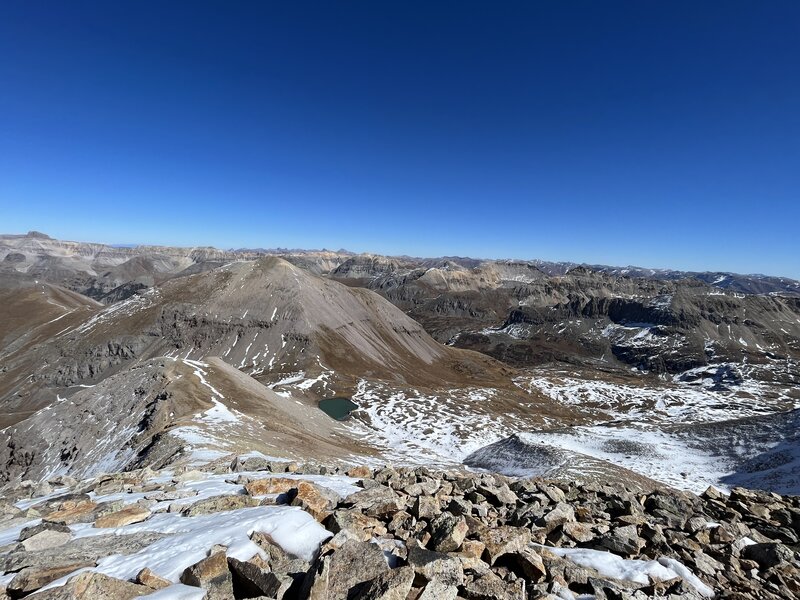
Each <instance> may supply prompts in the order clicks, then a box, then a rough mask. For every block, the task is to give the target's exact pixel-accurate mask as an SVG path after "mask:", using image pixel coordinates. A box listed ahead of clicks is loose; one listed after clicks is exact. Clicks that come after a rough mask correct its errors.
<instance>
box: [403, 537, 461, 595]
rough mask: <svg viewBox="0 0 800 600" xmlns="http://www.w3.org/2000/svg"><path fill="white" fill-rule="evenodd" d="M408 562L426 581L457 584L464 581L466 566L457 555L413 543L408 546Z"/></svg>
mask: <svg viewBox="0 0 800 600" xmlns="http://www.w3.org/2000/svg"><path fill="white" fill-rule="evenodd" d="M408 564H409V566H410V567H412V568H413V569H414V572H415V573H417V574H418V575H420V576H421V577H422V578H424V579H425V580H426V581H434V580H438V581H440V582H441V583H443V584H445V585H455V586H460V585H462V584H463V583H464V568H463V567H462V566H461V561H460V560H458V558H456V557H455V556H451V555H449V554H443V553H441V552H434V551H432V550H426V549H425V548H420V547H419V546H413V545H412V546H409V547H408Z"/></svg>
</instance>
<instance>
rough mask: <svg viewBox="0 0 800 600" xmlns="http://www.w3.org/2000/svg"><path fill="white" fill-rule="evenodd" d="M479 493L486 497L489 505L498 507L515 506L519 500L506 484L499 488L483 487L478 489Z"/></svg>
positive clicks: (492, 486)
mask: <svg viewBox="0 0 800 600" xmlns="http://www.w3.org/2000/svg"><path fill="white" fill-rule="evenodd" d="M477 492H478V493H479V494H481V495H482V496H484V497H485V498H486V499H487V500H488V501H489V503H491V504H492V505H494V506H498V507H499V506H503V505H507V504H508V505H514V504H516V503H517V500H519V498H517V495H516V494H515V493H514V492H512V491H511V489H510V488H509V487H508V485H507V484H505V483H503V484H501V485H499V486H494V485H482V486H479V487H478V489H477Z"/></svg>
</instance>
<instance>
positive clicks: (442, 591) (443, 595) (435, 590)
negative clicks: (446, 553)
mask: <svg viewBox="0 0 800 600" xmlns="http://www.w3.org/2000/svg"><path fill="white" fill-rule="evenodd" d="M456 596H458V588H457V587H456V586H454V585H447V584H446V583H443V582H442V581H440V580H438V579H434V580H433V581H429V582H427V583H426V584H425V587H424V588H423V589H422V590H420V593H419V596H417V598H416V600H455V598H456Z"/></svg>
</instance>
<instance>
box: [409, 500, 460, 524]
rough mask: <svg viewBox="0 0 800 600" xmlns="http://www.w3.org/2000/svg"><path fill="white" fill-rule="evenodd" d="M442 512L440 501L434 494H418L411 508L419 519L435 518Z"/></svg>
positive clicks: (412, 512)
mask: <svg viewBox="0 0 800 600" xmlns="http://www.w3.org/2000/svg"><path fill="white" fill-rule="evenodd" d="M441 512H442V509H441V508H440V507H439V501H438V500H437V499H436V498H434V497H432V496H417V499H416V500H415V501H414V505H413V506H412V508H411V514H412V515H414V516H415V517H416V518H417V519H433V518H434V517H436V516H437V515H438V514H439V513H441ZM459 514H461V513H459ZM466 514H469V513H466Z"/></svg>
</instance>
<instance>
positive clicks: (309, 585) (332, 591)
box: [301, 541, 389, 600]
mask: <svg viewBox="0 0 800 600" xmlns="http://www.w3.org/2000/svg"><path fill="white" fill-rule="evenodd" d="M388 570H389V566H388V565H387V564H386V560H385V559H384V558H383V551H382V550H381V549H380V548H379V547H378V546H376V545H375V544H371V543H369V542H356V541H348V542H345V544H344V545H343V546H342V547H341V548H339V549H338V550H336V551H335V552H333V553H332V554H330V555H328V556H324V557H321V558H320V559H318V560H317V563H316V564H315V565H314V568H312V569H311V570H310V571H309V573H308V575H307V576H306V581H305V583H304V586H303V592H302V593H301V597H302V598H306V597H307V598H309V600H338V599H346V598H347V595H348V593H349V592H350V590H351V589H352V588H354V587H355V586H356V585H358V584H360V583H363V582H365V581H369V580H371V579H375V578H376V577H378V576H379V575H380V574H382V573H384V572H386V571H388Z"/></svg>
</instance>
